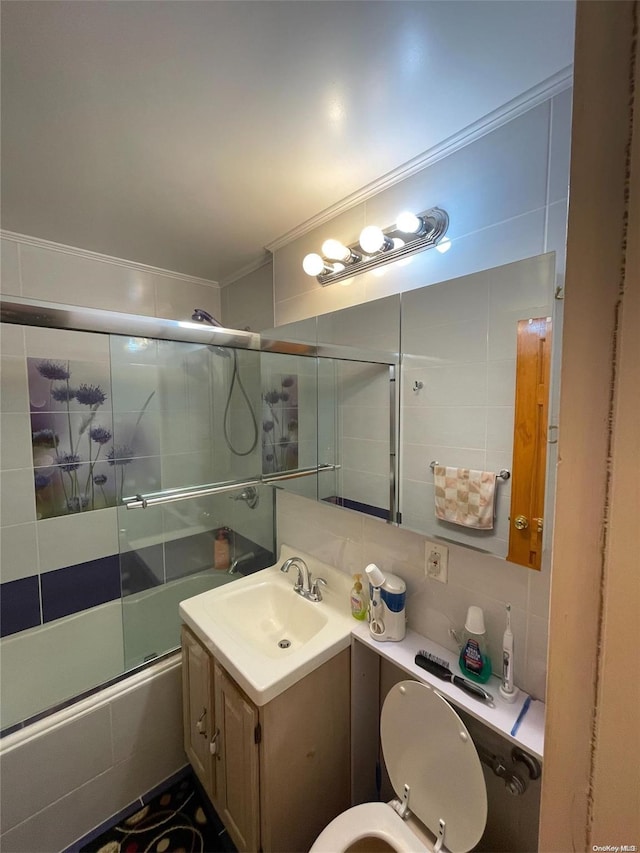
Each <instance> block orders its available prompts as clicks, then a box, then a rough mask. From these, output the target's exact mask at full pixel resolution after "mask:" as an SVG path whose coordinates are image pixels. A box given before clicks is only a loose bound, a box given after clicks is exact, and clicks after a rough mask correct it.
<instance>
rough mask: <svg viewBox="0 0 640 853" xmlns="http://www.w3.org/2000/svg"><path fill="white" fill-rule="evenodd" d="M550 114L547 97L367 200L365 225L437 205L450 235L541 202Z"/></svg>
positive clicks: (476, 228) (388, 222)
mask: <svg viewBox="0 0 640 853" xmlns="http://www.w3.org/2000/svg"><path fill="white" fill-rule="evenodd" d="M549 113H550V108H549V102H547V103H545V104H541V105H540V106H538V107H536V108H535V109H533V110H530V111H529V112H527V113H525V114H524V115H522V116H520V117H518V118H517V119H515V120H514V121H511V122H508V123H507V124H505V125H503V126H502V127H500V128H498V129H497V130H495V131H493V132H492V133H489V134H487V135H486V136H483V137H482V138H480V139H478V140H476V141H475V142H473V143H471V144H470V145H467V146H465V147H464V148H461V149H459V150H458V151H455V152H454V153H453V154H451V155H450V156H449V157H444V158H443V159H442V160H439V161H438V162H436V163H434V164H433V165H432V166H429V167H427V168H426V169H423V170H422V171H421V172H418V173H417V174H415V175H412V176H411V177H409V178H407V179H406V180H405V181H402V182H401V183H398V184H395V185H394V186H392V187H390V188H389V189H388V190H385V191H384V192H381V193H378V194H377V195H376V196H374V197H373V198H371V199H368V200H367V202H366V223H365V224H370V223H372V222H375V223H377V224H379V225H380V226H381V227H383V228H384V227H386V226H387V225H391V224H392V223H393V222H394V220H395V217H396V215H397V213H398V212H399V211H400V210H407V209H408V210H415V211H416V212H418V211H420V210H424V209H425V208H428V207H432V206H434V205H437V206H439V207H442V208H444V209H445V210H446V211H447V212H448V214H449V217H450V225H449V236H451V238H452V239H454V238H457V237H459V236H461V235H464V234H470V233H472V232H473V231H479V230H481V229H483V228H486V227H488V226H490V225H493V224H494V223H496V222H502V221H505V220H507V219H512V218H513V217H516V216H519V215H521V214H522V213H524V212H526V211H529V210H535V209H536V208H539V207H543V206H544V203H545V194H546V173H547V147H548V134H549ZM523 152H526V168H524V167H523Z"/></svg>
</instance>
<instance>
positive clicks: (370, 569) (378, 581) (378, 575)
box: [365, 563, 385, 586]
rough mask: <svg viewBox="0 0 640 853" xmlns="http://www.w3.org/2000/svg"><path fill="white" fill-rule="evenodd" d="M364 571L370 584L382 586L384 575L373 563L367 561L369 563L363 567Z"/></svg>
mask: <svg viewBox="0 0 640 853" xmlns="http://www.w3.org/2000/svg"><path fill="white" fill-rule="evenodd" d="M365 572H366V573H367V575H368V576H369V581H370V583H371V586H382V584H383V583H384V580H385V577H384V574H383V573H382V572H381V571H380V569H379V568H378V567H377V566H376V564H375V563H369V565H368V566H367V568H366V569H365Z"/></svg>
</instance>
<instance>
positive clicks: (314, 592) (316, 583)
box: [309, 578, 329, 601]
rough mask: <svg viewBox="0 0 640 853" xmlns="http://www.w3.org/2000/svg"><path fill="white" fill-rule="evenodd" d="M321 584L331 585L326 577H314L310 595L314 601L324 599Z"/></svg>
mask: <svg viewBox="0 0 640 853" xmlns="http://www.w3.org/2000/svg"><path fill="white" fill-rule="evenodd" d="M321 584H322V586H328V585H329V584H328V583H327V582H326V580H325V579H324V578H314V579H313V583H312V584H311V593H310V595H309V597H310V598H311V599H312V600H313V601H322V592H321V591H320V585H321Z"/></svg>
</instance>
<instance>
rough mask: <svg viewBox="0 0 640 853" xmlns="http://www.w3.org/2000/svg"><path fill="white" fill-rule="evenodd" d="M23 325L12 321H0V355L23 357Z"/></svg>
mask: <svg viewBox="0 0 640 853" xmlns="http://www.w3.org/2000/svg"><path fill="white" fill-rule="evenodd" d="M24 332H25V327H24V326H18V325H14V324H13V323H0V355H13V356H16V357H18V358H24V356H25V346H24Z"/></svg>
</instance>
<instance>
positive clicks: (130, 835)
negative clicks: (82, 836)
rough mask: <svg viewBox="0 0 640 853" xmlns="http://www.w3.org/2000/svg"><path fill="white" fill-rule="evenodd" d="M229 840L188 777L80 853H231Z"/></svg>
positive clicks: (231, 847)
mask: <svg viewBox="0 0 640 853" xmlns="http://www.w3.org/2000/svg"><path fill="white" fill-rule="evenodd" d="M232 851H235V847H234V846H233V844H232V842H231V840H230V838H229V836H228V835H227V833H226V830H225V829H224V826H223V825H222V823H221V822H220V819H219V818H218V816H217V815H216V814H215V812H214V811H213V809H212V807H211V805H210V804H209V803H208V801H207V800H206V799H205V797H204V796H203V795H202V794H201V792H200V790H199V788H198V786H197V784H196V782H195V779H194V777H193V776H192V775H189V776H187V777H185V778H183V779H181V780H180V781H178V782H176V783H175V784H174V785H172V786H171V787H170V788H167V790H166V791H163V792H162V793H161V794H158V796H156V797H154V799H152V800H150V801H149V803H148V804H147V805H145V806H143V807H142V808H141V809H140V810H139V811H137V812H135V814H132V815H130V816H129V817H128V818H125V819H123V820H121V821H120V822H119V823H118V824H116V825H115V826H113V827H112V828H111V829H109V830H108V831H107V832H104V833H102V835H100V836H98V837H97V838H95V839H94V840H93V841H92V842H91V843H90V844H87V845H85V846H84V847H81V848H80V853H232Z"/></svg>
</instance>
